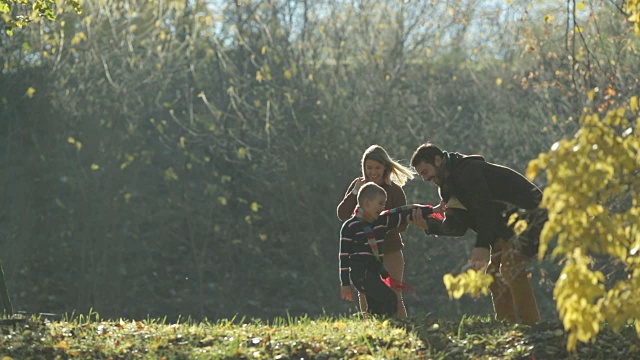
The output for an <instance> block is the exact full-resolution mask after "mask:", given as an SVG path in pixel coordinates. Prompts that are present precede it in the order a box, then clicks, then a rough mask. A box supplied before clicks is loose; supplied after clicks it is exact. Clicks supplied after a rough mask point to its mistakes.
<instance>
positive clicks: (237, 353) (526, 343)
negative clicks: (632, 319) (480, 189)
mask: <svg viewBox="0 0 640 360" xmlns="http://www.w3.org/2000/svg"><path fill="white" fill-rule="evenodd" d="M0 324H1V325H0V328H1V330H2V338H1V342H0V359H1V360H9V359H168V360H173V359H354V358H357V359H447V360H449V359H539V360H542V359H554V360H555V359H640V341H639V340H638V338H637V336H636V333H635V331H634V330H633V329H632V327H630V326H629V327H625V328H624V329H623V331H622V332H621V333H620V334H614V333H613V332H611V331H610V330H609V329H608V328H607V327H605V329H604V330H603V332H602V333H601V334H600V336H599V337H598V339H597V341H595V342H593V343H589V344H580V345H579V346H578V351H577V352H576V353H574V354H568V353H567V352H566V350H565V343H566V336H565V334H564V332H563V330H562V328H561V326H560V324H553V323H544V324H540V325H537V326H535V327H529V326H522V325H506V324H502V323H499V322H495V321H493V320H491V319H488V318H478V317H472V318H463V319H461V320H459V321H445V320H439V319H437V318H433V317H432V316H429V315H426V316H421V317H415V318H412V319H410V320H409V321H406V322H398V321H393V320H375V319H368V320H363V319H361V318H359V317H357V316H353V317H349V318H347V317H342V318H334V317H319V318H309V317H300V318H288V319H282V318H279V319H275V320H274V321H271V322H269V323H266V322H262V321H259V320H246V319H231V320H219V321H216V322H208V321H203V322H193V321H184V322H177V323H166V322H164V321H161V320H145V321H134V320H125V319H119V320H110V321H107V320H102V319H99V317H98V316H97V315H95V314H92V315H89V316H77V317H74V318H73V319H67V320H55V321H54V320H47V319H44V318H41V317H31V318H24V319H19V320H15V319H13V320H12V319H4V320H2V321H1V322H0Z"/></svg>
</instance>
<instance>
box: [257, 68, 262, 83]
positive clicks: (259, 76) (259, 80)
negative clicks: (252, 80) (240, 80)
mask: <svg viewBox="0 0 640 360" xmlns="http://www.w3.org/2000/svg"><path fill="white" fill-rule="evenodd" d="M262 79H264V77H263V76H262V73H261V72H260V70H258V72H256V81H258V82H262Z"/></svg>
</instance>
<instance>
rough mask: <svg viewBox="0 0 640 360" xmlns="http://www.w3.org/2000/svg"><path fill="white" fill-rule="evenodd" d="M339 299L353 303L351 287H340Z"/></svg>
mask: <svg viewBox="0 0 640 360" xmlns="http://www.w3.org/2000/svg"><path fill="white" fill-rule="evenodd" d="M340 297H342V299H344V300H347V301H353V289H351V285H346V286H341V287H340Z"/></svg>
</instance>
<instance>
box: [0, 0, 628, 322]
mask: <svg viewBox="0 0 640 360" xmlns="http://www.w3.org/2000/svg"><path fill="white" fill-rule="evenodd" d="M632 3H633V1H631V2H629V5H628V6H627V7H625V3H624V2H617V3H616V2H609V1H606V2H605V1H596V2H592V3H590V4H585V3H581V2H578V3H576V2H567V3H564V2H558V3H554V2H543V3H542V4H538V3H535V4H530V3H529V2H519V1H511V2H502V1H500V2H496V3H487V2H485V1H477V0H458V1H453V2H448V3H446V4H439V3H436V2H432V3H429V2H403V1H394V0H388V1H381V2H371V1H342V0H319V1H308V0H297V1H271V0H270V1H267V0H238V1H221V0H218V1H214V0H210V1H201V0H195V1H189V2H174V1H164V2H156V1H138V0H122V1H112V0H89V1H86V2H84V3H83V4H82V13H81V14H76V13H75V12H71V13H70V12H60V13H59V14H57V15H58V16H57V20H56V21H55V22H51V21H41V22H35V23H30V24H29V26H27V27H24V28H22V29H19V30H16V29H15V28H14V29H13V32H14V34H13V36H11V37H9V36H7V35H6V34H3V35H2V37H1V38H0V41H2V46H1V48H0V61H1V62H2V77H0V83H1V84H2V86H0V100H1V104H0V114H1V116H0V118H1V119H2V121H1V126H0V139H1V140H0V145H1V146H0V149H1V150H0V163H1V166H2V172H1V173H0V174H1V175H0V182H1V183H2V189H3V190H2V192H0V201H1V202H2V204H3V205H4V206H3V207H2V208H1V209H0V229H2V230H1V231H0V253H1V254H2V260H3V265H4V269H5V274H6V276H7V282H8V287H9V291H10V293H11V296H12V299H13V302H14V305H15V307H16V308H17V309H18V310H20V309H23V310H25V311H30V312H37V311H46V312H70V311H78V312H81V313H82V312H86V311H88V309H90V308H92V309H94V310H96V311H98V312H100V314H102V315H103V316H105V317H120V316H126V317H137V318H142V317H146V316H147V314H150V315H151V316H165V315H166V316H167V317H168V318H170V319H174V318H177V317H178V316H180V315H190V316H193V317H196V318H201V317H205V316H206V317H209V318H222V317H230V316H233V315H234V314H237V313H241V314H243V315H247V316H256V317H264V318H269V317H273V316H282V315H284V314H286V313H287V312H289V313H291V314H302V313H309V314H317V313H322V312H327V313H347V312H350V311H353V309H354V308H353V306H352V304H348V303H345V302H342V301H340V299H339V295H338V294H339V292H338V291H339V287H338V285H339V284H338V281H337V270H336V266H337V262H336V261H335V260H336V252H337V231H338V228H339V225H340V223H339V222H338V220H337V218H336V216H335V207H336V206H337V204H338V202H339V200H340V199H341V197H342V195H343V193H344V191H345V190H346V187H347V185H348V183H349V182H350V181H351V180H352V179H353V178H354V177H355V176H358V174H359V164H358V160H359V158H360V155H361V152H362V151H363V150H364V149H365V148H366V147H367V146H369V145H370V144H373V143H378V144H380V145H382V146H384V147H385V148H386V149H387V150H388V151H389V152H390V154H391V155H392V156H393V157H395V158H399V159H401V160H406V159H408V158H409V157H410V155H411V152H412V151H413V149H415V147H416V146H417V145H419V144H420V143H423V142H425V141H429V140H431V141H434V142H436V143H437V144H439V145H440V146H442V147H443V148H445V149H447V150H451V151H460V152H463V153H480V154H483V155H485V157H487V159H489V160H490V161H492V162H496V163H500V164H504V165H507V166H511V167H513V168H515V169H516V170H518V171H521V172H524V171H525V168H526V166H527V163H528V160H529V159H531V158H534V157H536V156H537V155H538V154H539V153H540V152H543V151H546V150H547V149H549V148H550V146H551V145H552V144H553V143H555V142H556V141H558V140H559V139H561V138H566V137H570V136H572V135H573V134H574V133H576V131H577V130H578V129H579V128H580V126H581V124H580V122H579V119H580V117H581V115H582V114H583V109H584V108H587V109H589V111H591V112H592V113H599V112H601V113H604V112H606V111H607V110H609V109H611V108H616V107H618V106H619V105H620V104H621V103H623V102H624V101H625V100H624V99H628V98H629V97H630V96H633V95H634V94H638V93H639V91H638V80H637V77H636V75H635V73H634V71H632V70H633V69H636V68H637V66H638V64H637V63H638V60H637V59H638V39H637V37H634V36H631V34H633V31H634V28H633V24H632V23H631V22H628V21H627V19H628V18H630V20H631V21H634V19H636V18H633V17H632V16H636V17H637V15H633V14H637V11H635V10H633V9H634V8H633V7H632V6H631V5H632ZM3 4H4V2H3ZM627 9H629V10H628V13H626V11H627ZM11 11H18V10H17V8H14V9H11ZM634 11H635V12H634ZM9 20H10V19H9ZM9 20H7V18H5V22H8V21H9ZM630 121H631V124H630V125H633V124H636V120H633V119H631V120H630ZM631 136H636V137H637V132H634V133H633V134H632V135H631ZM635 155H636V161H637V152H636V153H635ZM614 161H615V160H614ZM536 181H537V182H538V184H539V185H540V186H542V187H546V185H547V182H548V181H549V179H548V178H541V179H537V180H536ZM405 191H406V193H407V195H408V198H409V201H411V202H426V203H435V202H436V201H437V197H436V194H435V189H433V188H432V187H430V186H428V185H426V184H422V183H419V182H418V181H417V180H416V181H413V182H410V183H409V184H408V185H407V186H406V187H405ZM576 191H578V190H576ZM578 194H580V192H579V191H578ZM634 206H635V207H636V209H637V204H635V205H634ZM636 232H637V230H636ZM405 234H406V235H405V237H404V238H405V243H406V250H407V251H406V252H405V255H406V261H407V270H406V272H407V282H409V283H410V284H413V285H414V286H415V288H416V290H414V291H413V292H410V293H407V299H406V301H407V304H408V306H409V311H410V313H416V312H434V313H438V314H440V315H450V316H457V317H459V316H460V315H461V314H463V313H468V314H474V313H476V314H488V313H490V302H489V299H487V298H482V299H479V300H472V299H469V298H463V299H462V300H459V301H455V302H450V301H449V299H448V296H447V293H446V289H445V288H444V286H443V284H442V276H443V275H444V274H445V273H457V272H460V271H461V269H462V268H463V267H464V264H465V262H466V260H467V258H468V253H469V251H470V250H471V246H472V243H473V240H472V238H473V236H472V235H471V236H468V237H467V238H465V239H462V240H460V239H447V238H426V237H424V236H423V235H422V234H421V233H420V232H418V231H415V230H414V229H409V230H408V231H407V232H406V233H405ZM585 236H597V233H593V234H586V235H585ZM555 261H557V260H554V261H550V260H543V261H542V262H541V264H538V265H535V266H534V267H533V268H532V271H533V273H532V274H533V278H534V282H535V283H536V286H537V289H536V291H537V292H538V293H539V294H540V295H539V301H540V305H541V307H542V308H543V310H544V313H545V316H547V317H555V316H557V314H556V313H555V303H554V302H553V299H552V296H553V294H552V291H553V287H554V285H555V281H556V279H557V278H558V275H559V273H560V266H559V265H558V264H556V263H555ZM601 264H602V266H606V267H607V269H613V270H611V272H603V275H602V276H603V278H602V279H601V281H602V282H603V283H605V282H607V281H613V280H614V279H615V277H616V276H617V275H619V274H618V273H617V272H616V271H617V270H616V271H614V270H615V269H619V268H617V267H616V266H617V265H616V263H614V262H612V261H609V260H608V259H606V258H603V259H601Z"/></svg>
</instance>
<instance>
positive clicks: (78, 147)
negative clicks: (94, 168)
mask: <svg viewBox="0 0 640 360" xmlns="http://www.w3.org/2000/svg"><path fill="white" fill-rule="evenodd" d="M76 149H78V151H80V150H82V143H81V142H80V141H76Z"/></svg>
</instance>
